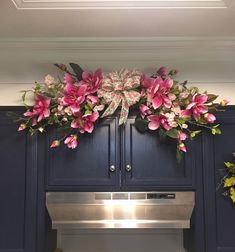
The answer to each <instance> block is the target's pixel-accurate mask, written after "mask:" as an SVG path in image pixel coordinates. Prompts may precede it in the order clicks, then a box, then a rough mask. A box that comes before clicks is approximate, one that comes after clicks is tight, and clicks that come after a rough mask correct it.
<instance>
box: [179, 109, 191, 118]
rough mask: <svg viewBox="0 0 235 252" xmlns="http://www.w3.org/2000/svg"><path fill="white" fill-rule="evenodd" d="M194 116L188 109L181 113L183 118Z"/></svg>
mask: <svg viewBox="0 0 235 252" xmlns="http://www.w3.org/2000/svg"><path fill="white" fill-rule="evenodd" d="M191 115H192V112H191V111H190V110H188V109H185V110H182V111H181V113H180V116H181V117H190V116H191Z"/></svg>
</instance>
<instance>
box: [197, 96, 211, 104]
mask: <svg viewBox="0 0 235 252" xmlns="http://www.w3.org/2000/svg"><path fill="white" fill-rule="evenodd" d="M207 99H208V97H207V95H205V94H203V95H198V96H196V98H195V100H196V102H198V103H200V104H203V103H205V102H207Z"/></svg>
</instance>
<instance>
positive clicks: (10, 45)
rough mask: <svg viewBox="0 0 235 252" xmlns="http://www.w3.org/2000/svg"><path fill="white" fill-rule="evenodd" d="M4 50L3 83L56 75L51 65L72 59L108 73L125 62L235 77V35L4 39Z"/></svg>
mask: <svg viewBox="0 0 235 252" xmlns="http://www.w3.org/2000/svg"><path fill="white" fill-rule="evenodd" d="M0 55H1V57H0V82H1V83H6V84H7V83H9V86H11V83H12V84H13V83H15V82H21V83H30V82H31V83H33V81H34V80H37V81H40V80H42V79H43V78H44V75H45V74H47V73H51V74H53V75H55V76H56V75H57V74H58V71H57V70H56V68H55V67H54V66H53V64H54V63H65V64H67V63H69V62H75V63H78V64H81V66H82V67H83V69H87V70H94V69H96V68H97V67H102V69H103V70H104V71H105V72H108V71H111V70H113V69H119V68H121V67H127V68H138V69H140V70H142V71H144V72H145V73H152V72H154V71H155V70H156V67H160V66H161V65H166V66H168V67H169V68H177V69H179V70H180V73H179V77H180V78H182V80H184V79H189V80H191V81H192V83H193V82H195V81H199V82H202V83H203V82H204V83H205V81H206V82H207V83H208V82H211V83H215V82H214V81H216V82H218V83H229V82H231V83H232V82H233V81H234V80H235V72H234V67H233V66H235V37H225V38H220V37H208V38H202V37H184V38H180V37H171V38H169V37H168V38H154V37H151V38H146V37H145V38H124V37H123V38H104V37H103V38H21V39H20V38H17V39H13V38H5V39H0ZM181 74H182V75H181Z"/></svg>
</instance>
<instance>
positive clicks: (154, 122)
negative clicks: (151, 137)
mask: <svg viewBox="0 0 235 252" xmlns="http://www.w3.org/2000/svg"><path fill="white" fill-rule="evenodd" d="M148 120H149V124H148V128H149V129H150V130H157V129H158V128H159V127H160V125H161V122H160V118H159V116H157V115H150V116H148Z"/></svg>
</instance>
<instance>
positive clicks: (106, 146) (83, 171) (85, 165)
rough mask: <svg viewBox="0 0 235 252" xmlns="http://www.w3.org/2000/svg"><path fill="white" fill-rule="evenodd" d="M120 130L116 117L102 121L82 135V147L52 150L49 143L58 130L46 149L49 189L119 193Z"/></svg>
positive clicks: (50, 135)
mask: <svg viewBox="0 0 235 252" xmlns="http://www.w3.org/2000/svg"><path fill="white" fill-rule="evenodd" d="M117 127H118V125H117V119H116V118H115V117H112V118H107V119H105V120H103V121H102V122H101V123H99V124H97V125H96V128H95V129H94V131H93V133H92V134H84V135H80V136H79V145H78V147H77V148H76V149H74V150H71V149H68V148H67V147H66V146H61V147H60V148H58V149H50V148H49V145H50V142H51V141H52V140H53V139H55V138H56V131H55V130H52V131H51V132H50V133H49V134H48V137H47V143H46V146H45V156H46V158H45V162H46V167H47V171H48V178H47V189H48V190H70V191H73V190H86V191H92V190H96V191H102V190H117V189H118V188H119V171H120V166H119V155H118V153H119V143H118V139H119V137H118V128H117ZM110 166H114V167H115V171H111V169H110Z"/></svg>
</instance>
